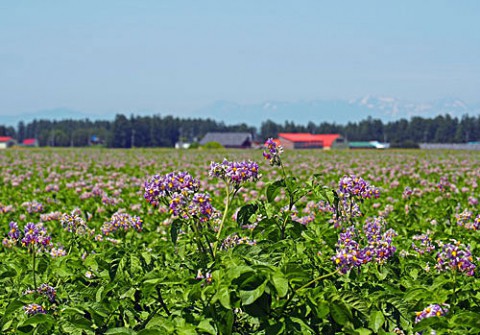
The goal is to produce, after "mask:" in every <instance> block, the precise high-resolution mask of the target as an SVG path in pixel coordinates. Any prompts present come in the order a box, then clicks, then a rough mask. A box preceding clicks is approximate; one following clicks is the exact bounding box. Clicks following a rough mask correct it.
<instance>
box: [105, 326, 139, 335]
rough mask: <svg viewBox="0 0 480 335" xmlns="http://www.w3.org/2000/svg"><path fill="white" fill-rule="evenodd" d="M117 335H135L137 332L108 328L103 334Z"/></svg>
mask: <svg viewBox="0 0 480 335" xmlns="http://www.w3.org/2000/svg"><path fill="white" fill-rule="evenodd" d="M109 334H117V335H136V334H137V332H136V331H134V330H132V329H130V328H125V327H118V328H110V329H108V330H107V331H106V332H105V335H109Z"/></svg>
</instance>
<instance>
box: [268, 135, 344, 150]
mask: <svg viewBox="0 0 480 335" xmlns="http://www.w3.org/2000/svg"><path fill="white" fill-rule="evenodd" d="M278 140H279V141H280V143H281V145H282V146H283V147H284V148H286V149H324V150H330V149H333V148H348V144H347V141H346V140H345V139H344V138H343V136H342V135H340V134H310V133H279V134H278Z"/></svg>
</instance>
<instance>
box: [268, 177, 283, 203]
mask: <svg viewBox="0 0 480 335" xmlns="http://www.w3.org/2000/svg"><path fill="white" fill-rule="evenodd" d="M285 186H286V184H285V180H283V179H280V180H277V181H275V182H273V183H272V184H270V185H268V186H267V190H266V194H267V201H268V202H273V200H275V197H276V196H277V193H278V191H279V189H280V188H282V187H285Z"/></svg>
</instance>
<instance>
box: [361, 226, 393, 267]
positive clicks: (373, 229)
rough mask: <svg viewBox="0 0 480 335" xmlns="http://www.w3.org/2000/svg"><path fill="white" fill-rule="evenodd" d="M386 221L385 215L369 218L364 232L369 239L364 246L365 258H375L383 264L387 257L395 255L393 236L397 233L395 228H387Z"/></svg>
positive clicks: (367, 259)
mask: <svg viewBox="0 0 480 335" xmlns="http://www.w3.org/2000/svg"><path fill="white" fill-rule="evenodd" d="M385 226H386V222H385V219H384V218H383V217H377V218H373V219H367V220H366V223H365V225H364V226H363V232H364V233H365V236H366V238H367V241H368V245H367V246H366V247H365V248H364V250H363V254H364V258H365V259H364V260H366V261H367V262H368V261H371V260H372V259H374V260H375V261H376V262H377V263H379V264H383V263H384V262H385V261H386V260H387V259H389V258H390V257H392V256H393V254H394V253H395V251H396V248H395V247H394V246H393V245H392V239H393V237H395V236H397V233H396V232H395V231H394V230H393V229H388V230H387V231H384V230H385Z"/></svg>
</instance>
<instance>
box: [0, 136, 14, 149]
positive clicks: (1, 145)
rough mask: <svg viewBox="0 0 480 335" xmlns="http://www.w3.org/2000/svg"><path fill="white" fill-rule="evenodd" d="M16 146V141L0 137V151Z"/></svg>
mask: <svg viewBox="0 0 480 335" xmlns="http://www.w3.org/2000/svg"><path fill="white" fill-rule="evenodd" d="M15 144H17V141H16V140H15V139H13V138H12V137H10V136H0V149H6V148H10V147H12V146H14V145H15Z"/></svg>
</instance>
